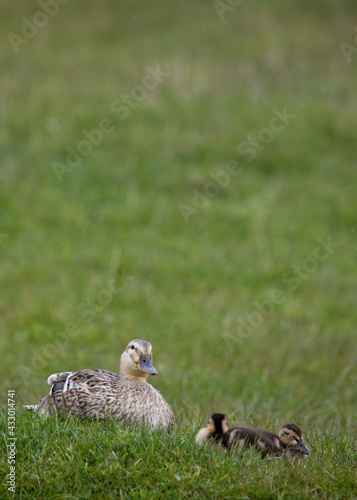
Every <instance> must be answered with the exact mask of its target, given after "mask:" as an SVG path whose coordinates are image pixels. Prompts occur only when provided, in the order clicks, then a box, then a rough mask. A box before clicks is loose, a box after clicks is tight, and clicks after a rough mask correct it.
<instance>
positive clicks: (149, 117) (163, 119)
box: [0, 0, 357, 499]
mask: <svg viewBox="0 0 357 500" xmlns="http://www.w3.org/2000/svg"><path fill="white" fill-rule="evenodd" d="M3 4H4V5H3V8H2V16H1V19H0V24H1V27H2V28H3V29H2V33H3V37H2V42H3V43H2V44H1V45H0V56H1V60H2V72H1V77H0V78H1V87H2V96H1V98H0V150H1V159H2V161H1V167H0V181H1V182H0V254H1V259H0V275H1V277H2V283H1V289H0V312H1V314H0V331H1V335H0V347H1V352H2V353H3V356H2V362H1V367H0V371H1V379H0V380H1V384H0V387H1V396H0V397H1V404H2V405H3V408H4V410H6V409H7V406H6V405H7V391H8V390H12V389H14V390H15V391H16V402H17V405H18V406H17V429H16V433H17V434H16V436H17V437H18V441H17V447H18V452H17V456H16V467H17V469H16V474H17V493H16V497H17V498H56V497H58V498H90V497H92V498H93V497H97V498H110V497H115V496H117V497H119V495H120V490H121V491H122V494H123V496H124V497H127V498H147V497H148V495H150V497H151V498H153V499H154V498H161V497H165V498H180V497H183V498H185V497H187V498H195V497H197V498H198V497H199V496H200V497H205V498H239V497H242V498H244V497H246V498H294V497H305V498H309V497H311V498H313V497H315V498H355V497H356V496H357V484H356V472H355V471H356V451H355V450H356V438H355V436H356V429H357V419H356V403H357V397H356V391H357V370H356V360H357V347H356V342H355V324H356V321H357V312H356V307H355V302H356V279H355V268H356V265H355V262H356V248H357V246H356V235H357V223H356V213H357V201H356V200H357V196H356V193H357V170H356V168H355V166H356V157H357V144H356V140H355V109H356V106H357V94H356V90H355V89H356V84H357V55H356V54H354V55H352V59H351V62H350V63H348V62H347V61H346V59H345V57H344V55H343V54H342V52H341V50H340V47H339V45H340V43H341V42H345V43H349V44H351V45H352V46H354V37H355V30H354V27H355V25H356V24H357V23H356V19H357V9H356V7H355V5H354V2H352V1H347V0H346V1H343V2H339V3H338V5H337V3H336V2H332V1H322V0H316V1H314V2H313V3H310V2H306V1H303V0H299V1H297V2H294V4H293V5H292V4H290V3H289V4H288V3H287V2H283V1H282V0H273V1H272V2H270V3H269V5H268V4H267V5H265V4H264V5H263V4H262V2H257V1H255V0H254V1H250V2H245V1H243V2H242V4H241V5H239V6H237V7H235V8H234V9H233V10H232V11H231V12H228V13H227V14H226V15H225V20H226V21H225V22H221V21H220V18H219V16H218V14H217V12H216V11H215V9H214V5H213V2H181V3H177V2H173V1H167V2H163V1H161V0H160V1H159V2H158V3H156V5H155V7H153V5H152V4H149V3H145V2H137V1H130V2H129V1H126V0H125V1H123V2H120V3H118V2H114V1H110V0H103V1H102V2H100V4H99V3H95V2H84V1H78V2H69V3H68V4H66V5H60V8H59V11H58V13H57V14H56V15H55V16H54V17H53V18H52V19H50V20H49V22H48V23H47V25H46V26H44V27H43V28H40V29H39V30H38V33H37V34H36V36H34V37H33V38H31V39H28V43H23V44H21V45H20V46H19V51H18V53H15V52H14V50H12V48H11V46H10V43H9V40H8V38H7V34H8V33H9V32H10V31H11V32H13V33H16V34H17V35H21V29H22V26H23V21H22V18H23V17H26V18H27V19H29V20H32V18H33V16H34V15H35V14H36V12H38V11H39V10H40V7H39V5H38V4H37V3H36V2H16V5H15V3H13V2H10V0H6V1H5V2H3ZM158 65H159V67H160V68H161V70H162V71H164V72H167V73H168V75H167V76H165V77H163V78H162V82H161V83H159V84H158V85H157V86H156V88H153V89H152V90H148V91H147V95H146V97H145V98H144V99H143V100H142V101H140V102H138V101H135V102H134V105H136V107H133V109H131V110H130V112H129V114H128V116H127V117H126V118H125V119H121V116H120V113H118V112H115V111H113V106H112V104H113V103H114V102H115V101H116V100H118V99H122V95H125V94H130V93H131V92H133V89H135V87H137V86H141V85H143V82H144V81H145V80H144V79H145V77H146V76H147V74H148V70H147V67H148V66H149V67H151V68H156V67H157V66H158ZM284 108H286V110H287V112H288V113H290V114H293V115H295V117H294V118H293V119H291V120H290V123H289V124H287V125H285V126H284V127H283V128H282V130H281V131H279V132H274V134H273V136H271V140H270V142H268V143H266V144H265V143H262V142H260V143H259V149H260V150H259V151H256V154H255V157H254V158H253V159H252V161H247V160H248V159H249V157H248V156H247V155H245V154H242V149H240V150H238V148H239V147H240V146H241V145H242V144H244V143H246V142H247V141H249V140H250V139H249V137H250V136H258V137H262V138H263V139H264V137H265V138H266V137H268V136H267V134H269V132H266V131H265V132H263V130H264V129H266V128H268V127H269V126H270V123H271V120H272V118H273V117H274V116H275V114H274V110H279V111H280V112H282V111H283V109H284ZM103 119H109V120H111V122H112V128H113V127H114V130H113V131H112V132H111V133H106V134H104V135H103V140H102V141H101V142H100V144H98V145H97V146H94V147H93V148H92V151H91V153H90V154H88V155H84V156H83V158H82V161H81V162H80V164H79V165H78V166H77V167H75V168H73V170H72V171H70V172H69V171H67V172H65V173H64V174H63V179H62V182H60V181H59V179H58V178H57V176H56V174H55V172H54V169H53V163H54V162H59V163H61V164H62V165H65V161H66V154H67V150H66V148H67V147H70V148H77V146H78V145H79V143H80V141H82V140H83V139H84V136H83V132H82V131H83V130H87V131H90V130H93V129H97V128H98V127H99V124H100V123H101V121H102V120H103ZM243 152H244V151H243ZM232 161H235V162H238V164H239V167H240V168H241V171H240V173H239V175H235V176H233V175H231V176H230V178H229V181H228V183H227V185H225V186H224V187H222V188H219V189H216V191H217V192H216V194H215V196H213V197H212V198H208V199H206V200H205V201H203V202H202V198H201V204H203V205H204V206H203V207H202V208H200V205H197V204H196V205H194V202H195V200H196V202H197V200H198V198H197V193H203V192H205V191H206V192H209V189H210V187H209V183H212V177H211V175H210V174H211V173H212V172H216V173H217V172H220V171H226V168H227V164H228V162H232ZM211 186H212V185H211ZM211 189H212V187H211ZM213 189H214V188H213ZM183 205H185V206H186V207H187V206H189V207H191V209H192V208H193V209H194V212H193V213H192V216H190V217H189V221H188V223H186V222H185V220H184V218H183V216H182V213H181V211H180V207H181V208H182V206H183ZM197 207H199V208H197ZM319 238H322V239H323V240H324V241H326V240H328V239H330V240H331V242H332V243H333V245H335V246H334V247H332V249H331V251H330V252H329V253H327V254H324V256H326V259H324V260H321V259H320V260H318V259H316V255H320V256H321V255H322V254H323V252H322V249H321V248H320V243H319V241H321V240H319ZM316 252H317V253H316ZM295 266H302V268H304V269H303V270H301V269H299V268H297V267H295ZM110 286H115V289H116V291H114V289H113V288H110ZM109 288H110V290H112V291H110V290H109ZM108 290H109V292H108ZM277 294H280V295H279V297H280V300H279V303H276V304H274V305H273V307H271V308H270V309H269V313H268V314H264V316H259V314H258V316H257V311H259V309H261V308H262V307H263V305H264V304H267V303H268V301H271V300H272V298H273V297H276V296H277ZM270 304H271V302H270ZM257 318H258V319H257ZM249 320H250V321H251V322H253V323H254V320H255V321H256V324H257V326H256V327H253V328H252V327H249V331H247V330H246V326H245V329H243V330H242V331H239V325H240V322H243V324H244V325H247V321H249ZM242 332H243V333H242ZM132 338H144V339H147V340H149V341H150V342H151V343H152V344H153V350H154V361H155V366H156V368H157V369H158V371H159V376H158V377H156V378H152V379H151V382H152V383H153V385H155V387H157V388H158V389H159V390H160V391H161V392H162V394H163V395H164V396H165V398H166V399H167V400H168V402H169V403H170V404H171V405H172V407H173V408H174V411H175V413H176V416H177V422H178V424H177V428H176V429H175V431H174V432H173V434H172V435H170V436H164V435H151V434H150V433H146V432H141V433H139V432H134V431H132V432H130V431H127V430H123V429H121V428H120V426H118V425H116V424H115V423H112V422H109V423H108V424H105V425H104V424H95V423H80V422H76V421H72V420H68V421H66V420H58V421H57V420H56V419H52V420H48V421H42V420H40V419H38V418H37V417H36V416H33V415H27V414H22V412H21V410H20V407H21V405H22V404H24V403H36V402H37V401H38V400H39V399H40V397H42V396H43V395H44V394H45V393H46V392H47V390H48V386H47V385H46V379H47V377H48V375H49V374H51V373H53V372H56V371H64V370H72V369H79V368H86V367H93V368H105V369H108V370H111V371H117V367H118V360H119V357H120V354H121V352H122V351H123V349H124V348H125V346H126V344H127V342H128V341H129V340H131V339H132ZM237 410H240V413H239V415H238V416H237V417H236V418H235V419H233V418H231V422H233V421H234V422H237V423H249V424H252V425H253V424H255V425H258V426H260V427H263V428H276V427H277V426H278V425H279V424H282V423H285V422H288V421H296V422H297V423H298V424H299V425H301V427H302V428H303V430H304V434H305V437H306V441H307V443H308V445H310V448H311V457H310V459H309V460H308V462H306V463H303V464H296V465H293V466H292V465H291V464H286V463H282V462H280V461H267V462H262V461H260V460H258V459H257V457H254V456H251V455H247V456H246V457H243V458H240V459H237V458H235V457H233V456H230V455H226V454H220V453H218V452H216V451H214V450H210V449H205V450H201V449H197V448H196V447H195V446H194V443H193V441H194V439H193V438H194V435H195V432H196V431H197V429H198V428H199V427H200V425H201V423H202V422H206V420H207V418H208V416H209V414H210V413H211V412H213V411H222V412H226V413H227V414H228V415H230V416H231V415H233V413H234V412H235V411H237ZM1 425H2V426H5V425H6V419H5V414H4V415H2V417H1ZM2 429H3V427H2ZM4 429H5V428H4ZM1 432H2V434H1V436H2V442H3V445H4V449H5V436H6V429H5V430H4V431H3V430H2V431H1ZM8 468H9V466H8V463H7V457H6V456H5V455H3V456H2V457H1V458H0V469H1V473H2V477H5V476H6V474H7V473H8ZM178 477H179V478H180V479H178ZM6 487H7V485H6V483H5V481H4V480H2V481H1V486H0V497H1V498H6V494H7V493H6ZM1 488H2V489H1ZM9 497H10V494H9Z"/></svg>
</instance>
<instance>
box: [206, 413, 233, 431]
mask: <svg viewBox="0 0 357 500" xmlns="http://www.w3.org/2000/svg"><path fill="white" fill-rule="evenodd" d="M207 430H208V432H209V433H210V434H214V435H218V434H225V433H226V432H227V431H228V418H227V417H226V415H224V414H223V413H213V415H211V416H210V418H209V420H208V425H207Z"/></svg>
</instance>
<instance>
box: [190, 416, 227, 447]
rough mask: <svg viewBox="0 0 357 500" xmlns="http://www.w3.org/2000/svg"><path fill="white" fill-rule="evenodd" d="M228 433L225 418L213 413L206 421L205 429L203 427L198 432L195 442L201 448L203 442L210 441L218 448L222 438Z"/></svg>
mask: <svg viewBox="0 0 357 500" xmlns="http://www.w3.org/2000/svg"><path fill="white" fill-rule="evenodd" d="M228 431H229V428H228V419H227V417H226V416H225V415H223V413H213V415H211V416H210V418H209V420H208V425H207V427H203V428H202V429H200V430H199V431H198V433H197V435H196V438H195V442H196V444H198V445H200V446H202V445H203V444H204V443H205V442H207V441H209V440H211V441H212V444H215V445H217V446H220V445H221V444H222V440H223V437H224V436H225V435H226V434H227V432H228Z"/></svg>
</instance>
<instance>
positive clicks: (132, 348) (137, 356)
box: [119, 339, 158, 382]
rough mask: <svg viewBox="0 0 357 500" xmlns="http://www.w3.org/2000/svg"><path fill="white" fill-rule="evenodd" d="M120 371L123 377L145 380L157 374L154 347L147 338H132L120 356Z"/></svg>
mask: <svg viewBox="0 0 357 500" xmlns="http://www.w3.org/2000/svg"><path fill="white" fill-rule="evenodd" d="M119 373H120V375H121V376H122V377H124V378H127V379H131V380H136V381H137V382H145V381H146V379H147V378H148V376H149V375H157V373H158V372H157V371H156V369H155V368H154V367H153V365H152V347H151V344H150V342H147V341H146V340H140V339H135V340H131V341H130V342H129V344H128V345H127V348H126V349H125V351H124V352H123V354H122V355H121V357H120V365H119Z"/></svg>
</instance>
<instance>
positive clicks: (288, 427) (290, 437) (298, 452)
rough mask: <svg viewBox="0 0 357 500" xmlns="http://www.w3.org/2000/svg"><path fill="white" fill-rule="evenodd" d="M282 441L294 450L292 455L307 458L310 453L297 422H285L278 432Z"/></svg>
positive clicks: (285, 445) (286, 446)
mask: <svg viewBox="0 0 357 500" xmlns="http://www.w3.org/2000/svg"><path fill="white" fill-rule="evenodd" d="M278 437H279V440H280V442H281V443H282V444H283V446H284V447H285V448H288V449H290V450H291V451H293V453H292V454H291V456H294V457H297V456H300V458H307V457H308V455H309V454H310V451H309V449H308V448H306V446H305V443H304V441H303V439H302V432H301V429H300V427H298V426H297V425H296V424H285V425H283V427H282V428H281V429H280V430H279V432H278Z"/></svg>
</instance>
